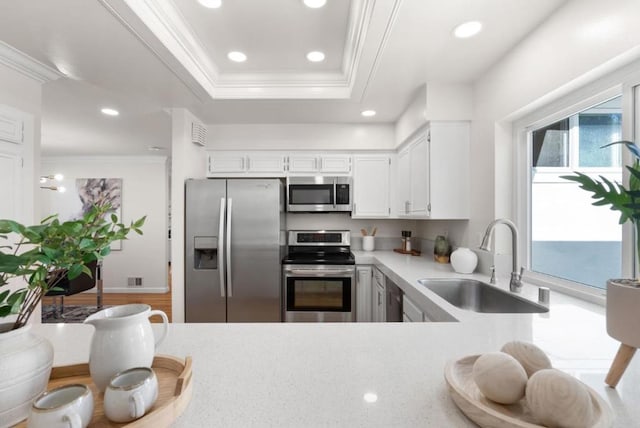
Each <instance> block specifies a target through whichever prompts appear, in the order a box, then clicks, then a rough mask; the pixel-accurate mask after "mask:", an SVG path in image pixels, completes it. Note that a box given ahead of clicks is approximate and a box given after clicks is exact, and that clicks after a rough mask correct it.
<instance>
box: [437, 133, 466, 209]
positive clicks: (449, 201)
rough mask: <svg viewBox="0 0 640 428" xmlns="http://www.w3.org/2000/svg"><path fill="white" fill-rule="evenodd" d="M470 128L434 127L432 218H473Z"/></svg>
mask: <svg viewBox="0 0 640 428" xmlns="http://www.w3.org/2000/svg"><path fill="white" fill-rule="evenodd" d="M469 128H470V125H469V122H432V123H431V127H430V135H431V141H430V143H429V156H430V157H431V159H430V160H431V166H430V169H429V173H430V185H431V187H430V192H429V199H430V200H429V204H430V207H431V212H430V218H433V219H468V218H469V212H470V204H469V199H470V198H469V196H470V191H469V187H470V176H469V163H470V159H469V150H470V143H469V133H470V130H469Z"/></svg>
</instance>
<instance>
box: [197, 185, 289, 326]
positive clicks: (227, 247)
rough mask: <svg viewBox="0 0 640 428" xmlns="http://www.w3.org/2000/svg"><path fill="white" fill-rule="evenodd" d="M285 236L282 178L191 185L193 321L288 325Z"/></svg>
mask: <svg viewBox="0 0 640 428" xmlns="http://www.w3.org/2000/svg"><path fill="white" fill-rule="evenodd" d="M284 236H285V216H284V186H283V183H282V181H281V180H279V179H203V180H187V181H186V197H185V319H186V321H187V322H279V321H281V313H282V311H281V308H280V305H281V298H280V289H281V286H280V278H281V271H280V269H281V266H280V261H281V258H282V254H281V253H282V246H281V245H284V239H283V238H284Z"/></svg>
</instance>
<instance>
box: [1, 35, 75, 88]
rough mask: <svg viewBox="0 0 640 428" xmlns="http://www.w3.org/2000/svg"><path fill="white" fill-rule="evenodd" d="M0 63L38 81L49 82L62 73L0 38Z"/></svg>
mask: <svg viewBox="0 0 640 428" xmlns="http://www.w3.org/2000/svg"><path fill="white" fill-rule="evenodd" d="M0 64H3V65H6V66H7V67H9V68H11V69H13V70H15V71H17V72H18V73H20V74H22V75H24V76H26V77H28V78H30V79H33V80H35V81H36V82H39V83H46V82H51V81H53V80H56V79H59V78H61V77H63V76H64V75H63V74H62V73H60V72H59V71H57V70H55V69H54V68H52V67H49V66H48V65H46V64H43V63H41V62H40V61H38V60H36V59H34V58H32V57H30V56H29V55H27V54H25V53H23V52H21V51H19V50H18V49H16V48H14V47H13V46H10V45H8V44H7V43H5V42H3V41H1V40H0Z"/></svg>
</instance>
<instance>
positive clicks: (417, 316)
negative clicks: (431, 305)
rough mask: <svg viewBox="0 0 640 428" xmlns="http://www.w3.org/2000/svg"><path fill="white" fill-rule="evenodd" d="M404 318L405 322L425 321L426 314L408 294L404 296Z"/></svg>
mask: <svg viewBox="0 0 640 428" xmlns="http://www.w3.org/2000/svg"><path fill="white" fill-rule="evenodd" d="M402 320H403V322H422V321H424V315H423V313H422V311H421V310H420V308H418V306H417V305H416V304H415V303H413V302H412V301H411V299H409V298H408V297H407V296H406V295H404V296H402Z"/></svg>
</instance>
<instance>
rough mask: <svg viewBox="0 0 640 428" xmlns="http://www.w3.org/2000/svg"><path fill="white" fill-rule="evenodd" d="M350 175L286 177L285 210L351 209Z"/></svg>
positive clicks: (332, 210) (321, 210)
mask: <svg viewBox="0 0 640 428" xmlns="http://www.w3.org/2000/svg"><path fill="white" fill-rule="evenodd" d="M352 190H353V185H352V182H351V177H328V176H315V177H288V178H287V211H289V212H334V211H351V209H352V206H353V203H352V199H353V197H352Z"/></svg>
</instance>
